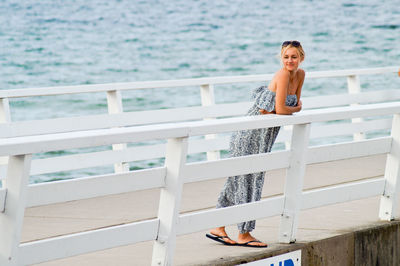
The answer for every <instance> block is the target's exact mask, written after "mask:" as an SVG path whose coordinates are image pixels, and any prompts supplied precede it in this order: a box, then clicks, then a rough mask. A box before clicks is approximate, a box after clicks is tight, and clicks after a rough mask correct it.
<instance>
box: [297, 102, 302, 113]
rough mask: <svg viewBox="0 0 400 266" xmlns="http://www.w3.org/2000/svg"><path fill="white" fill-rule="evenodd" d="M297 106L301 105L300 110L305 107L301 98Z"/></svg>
mask: <svg viewBox="0 0 400 266" xmlns="http://www.w3.org/2000/svg"><path fill="white" fill-rule="evenodd" d="M297 106H298V107H299V111H300V110H301V108H303V103H302V102H301V100H299V102H298V103H297Z"/></svg>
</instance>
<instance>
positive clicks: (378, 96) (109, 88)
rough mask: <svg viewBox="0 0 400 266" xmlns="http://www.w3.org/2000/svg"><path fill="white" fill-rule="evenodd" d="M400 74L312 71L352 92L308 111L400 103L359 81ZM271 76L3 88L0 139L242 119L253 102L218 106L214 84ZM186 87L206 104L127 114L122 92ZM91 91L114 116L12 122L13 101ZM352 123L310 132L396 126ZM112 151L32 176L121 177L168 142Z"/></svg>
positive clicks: (316, 101)
mask: <svg viewBox="0 0 400 266" xmlns="http://www.w3.org/2000/svg"><path fill="white" fill-rule="evenodd" d="M397 70H398V67H386V68H374V69H356V70H340V71H321V72H309V73H307V79H318V78H333V77H344V78H347V80H348V91H349V94H342V95H328V96H316V97H305V98H303V106H304V108H305V109H314V108H326V107H334V106H346V105H357V104H366V103H378V102H387V101H395V100H400V90H377V91H370V92H361V90H360V82H359V76H360V75H377V74H383V73H396V72H397ZM271 78H272V75H271V74H267V75H251V76H235V77H214V78H197V79H186V80H169V81H151V82H133V83H115V84H99V85H82V86H67V87H50V88H35V89H18V90H0V138H9V137H17V136H29V135H41V134H50V133H62V132H73V131H81V130H94V129H104V128H112V127H126V126H137V125H145V124H156V123H166V122H182V121H189V120H207V119H214V118H223V117H232V116H233V117H235V116H242V115H244V114H245V112H246V111H247V109H248V108H249V107H250V105H251V102H238V103H227V104H216V102H215V96H214V86H217V85H220V84H235V83H244V82H265V81H267V80H270V79H271ZM186 86H191V87H193V86H199V87H200V91H201V102H202V106H192V107H183V108H173V109H163V110H149V111H136V112H123V106H122V99H121V98H122V97H121V91H127V90H139V89H153V88H160V89H161V88H171V87H174V88H180V87H186ZM88 92H90V93H95V92H107V102H108V111H109V114H99V115H85V116H78V117H66V118H55V119H43V120H33V121H16V122H15V121H12V117H11V114H10V105H9V99H14V98H21V97H33V96H50V95H63V94H80V93H88ZM352 121H353V123H345V124H332V125H319V124H318V125H313V128H312V129H311V139H316V138H318V139H322V138H327V137H333V136H338V135H353V136H354V139H357V140H360V139H364V138H365V132H368V131H372V130H381V131H382V130H385V129H388V128H390V125H391V119H388V118H379V119H374V120H369V121H363V120H362V119H360V118H353V119H352ZM285 129H287V128H285ZM290 135H291V131H290V128H289V130H282V131H281V133H280V135H279V137H278V139H277V142H278V143H279V142H283V143H287V142H288V140H289V139H290ZM228 139H229V138H228V137H227V136H224V135H216V134H210V135H207V136H205V139H194V140H190V142H189V154H193V153H203V152H204V153H207V157H208V159H209V160H215V159H218V158H220V156H219V151H220V150H226V149H227V148H228ZM112 148H113V150H106V151H101V152H88V153H78V154H74V155H68V156H58V157H51V158H45V159H33V160H32V168H31V172H30V175H42V174H48V173H53V172H55V171H56V170H58V171H73V170H79V169H84V168H90V167H97V166H104V165H112V164H114V169H115V170H114V171H115V172H116V173H121V172H126V171H128V170H129V163H130V162H134V161H141V160H148V159H157V158H163V157H164V155H165V144H163V143H160V144H153V145H146V146H134V147H129V146H127V145H126V144H114V145H113V147H112ZM6 167H7V160H6V158H1V157H0V177H1V176H4V175H5V171H6Z"/></svg>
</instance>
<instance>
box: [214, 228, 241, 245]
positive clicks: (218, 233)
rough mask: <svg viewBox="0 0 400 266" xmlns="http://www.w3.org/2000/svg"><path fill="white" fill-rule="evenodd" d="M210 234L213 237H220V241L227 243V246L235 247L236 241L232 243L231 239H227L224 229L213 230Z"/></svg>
mask: <svg viewBox="0 0 400 266" xmlns="http://www.w3.org/2000/svg"><path fill="white" fill-rule="evenodd" d="M210 234H211V235H213V236H217V237H221V238H220V239H221V241H223V242H225V243H227V244H228V245H236V244H237V242H236V241H233V240H232V239H230V238H229V237H228V234H227V233H226V231H225V227H217V228H214V229H212V230H210ZM221 241H219V242H221Z"/></svg>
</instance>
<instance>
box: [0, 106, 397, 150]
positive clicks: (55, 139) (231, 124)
mask: <svg viewBox="0 0 400 266" xmlns="http://www.w3.org/2000/svg"><path fill="white" fill-rule="evenodd" d="M398 112H400V102H392V103H380V104H370V105H360V106H354V107H336V108H326V109H321V110H306V111H303V112H301V113H299V114H296V115H268V116H246V117H235V118H226V119H217V120H210V121H195V122H184V123H179V124H177V123H171V124H157V125H150V126H137V127H126V128H111V129H103V130H91V131H82V132H71V133H60V134H54V135H52V134H51V135H42V136H27V137H17V138H7V139H0V156H1V155H16V154H27V153H37V152H45V151H51V150H63V149H71V148H81V147H94V146H101V145H111V144H114V143H121V142H129V141H132V140H135V141H145V140H154V139H165V138H170V137H185V136H199V135H200V136H202V135H203V136H204V135H207V134H214V133H226V132H233V131H236V130H244V129H255V128H264V127H273V126H284V125H291V124H304V123H314V122H323V121H330V120H340V119H351V118H352V117H365V116H370V115H374V116H382V115H388V114H393V113H398Z"/></svg>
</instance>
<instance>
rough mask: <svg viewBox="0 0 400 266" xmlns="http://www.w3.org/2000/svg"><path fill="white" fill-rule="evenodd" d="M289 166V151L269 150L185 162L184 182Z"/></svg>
mask: <svg viewBox="0 0 400 266" xmlns="http://www.w3.org/2000/svg"><path fill="white" fill-rule="evenodd" d="M288 166H289V152H288V151H280V152H271V153H262V154H254V155H248V156H241V157H233V158H227V159H221V160H218V161H210V162H196V163H190V164H187V165H186V166H185V167H184V169H183V172H184V174H183V175H184V177H185V183H188V182H198V181H204V180H209V179H216V178H222V177H227V176H236V175H243V174H249V173H257V172H263V171H267V170H273V169H280V168H286V167H288Z"/></svg>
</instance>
